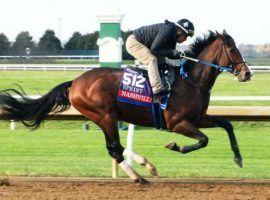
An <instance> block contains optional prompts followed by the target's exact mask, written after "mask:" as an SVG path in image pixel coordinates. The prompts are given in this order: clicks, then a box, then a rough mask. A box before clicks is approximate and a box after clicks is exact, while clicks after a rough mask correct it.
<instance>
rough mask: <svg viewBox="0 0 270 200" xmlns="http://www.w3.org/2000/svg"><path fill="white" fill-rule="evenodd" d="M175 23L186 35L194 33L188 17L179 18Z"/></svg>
mask: <svg viewBox="0 0 270 200" xmlns="http://www.w3.org/2000/svg"><path fill="white" fill-rule="evenodd" d="M175 25H176V26H178V27H180V28H181V29H182V30H183V31H184V32H185V33H186V34H187V35H188V36H190V37H192V36H193V35H194V25H193V23H192V22H191V21H189V20H188V19H180V20H179V21H178V22H177V23H175Z"/></svg>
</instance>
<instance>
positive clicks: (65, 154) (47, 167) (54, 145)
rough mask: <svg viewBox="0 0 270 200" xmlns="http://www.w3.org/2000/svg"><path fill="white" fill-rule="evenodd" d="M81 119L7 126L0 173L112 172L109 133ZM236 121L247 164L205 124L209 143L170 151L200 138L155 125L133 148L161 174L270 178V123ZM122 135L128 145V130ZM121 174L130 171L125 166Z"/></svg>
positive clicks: (1, 139) (0, 141)
mask: <svg viewBox="0 0 270 200" xmlns="http://www.w3.org/2000/svg"><path fill="white" fill-rule="evenodd" d="M53 123H54V125H52V124H53ZM66 123H67V124H68V122H66ZM76 123H79V122H76ZM76 123H75V124H74V125H71V126H67V124H61V123H60V124H59V123H58V122H49V124H47V123H45V126H44V127H43V128H41V129H38V130H36V131H29V130H27V129H25V128H22V127H21V126H19V127H18V129H17V130H15V131H10V130H8V129H6V128H5V127H3V125H2V126H1V129H0V159H1V160H0V175H1V176H9V175H16V176H86V177H88V176H102V177H103V176H105V177H110V176H111V162H112V161H111V158H110V157H109V156H108V154H107V150H106V148H105V140H104V135H103V134H102V133H101V131H100V130H91V131H83V130H82V129H81V126H78V124H76ZM69 124H70V123H69ZM47 125H48V126H47ZM234 125H235V130H236V136H237V138H238V142H239V145H240V149H241V152H242V156H243V159H244V168H242V169H240V168H238V167H237V166H236V165H235V164H234V162H233V153H232V152H231V150H230V146H229V141H228V137H227V135H226V133H225V132H224V131H223V130H222V129H219V128H217V129H203V132H205V133H206V134H207V135H208V137H209V145H208V147H206V148H205V149H201V150H199V151H196V152H192V153H189V154H185V155H182V154H179V153H176V152H172V151H169V150H167V149H165V148H164V145H165V144H166V143H168V142H170V141H172V140H173V141H177V143H178V144H180V145H188V144H193V143H195V142H196V141H195V140H192V139H188V138H186V137H184V136H182V135H177V134H174V133H168V132H161V131H158V130H155V129H150V130H136V132H135V137H134V147H133V149H134V151H135V152H137V153H139V154H141V155H144V156H145V157H147V158H148V159H149V160H151V162H153V163H154V164H155V165H156V167H157V169H158V171H159V176H160V177H225V178H270V160H269V157H270V152H269V151H268V149H269V143H270V137H269V131H270V125H269V124H267V123H235V124H234ZM120 135H121V140H122V144H123V145H124V146H125V145H126V131H121V134H120ZM133 166H134V168H135V170H137V171H138V172H139V173H140V174H142V175H144V176H148V175H147V174H146V172H145V170H144V168H143V167H141V166H139V165H137V164H135V163H134V164H133ZM120 175H121V176H125V174H123V172H122V170H120Z"/></svg>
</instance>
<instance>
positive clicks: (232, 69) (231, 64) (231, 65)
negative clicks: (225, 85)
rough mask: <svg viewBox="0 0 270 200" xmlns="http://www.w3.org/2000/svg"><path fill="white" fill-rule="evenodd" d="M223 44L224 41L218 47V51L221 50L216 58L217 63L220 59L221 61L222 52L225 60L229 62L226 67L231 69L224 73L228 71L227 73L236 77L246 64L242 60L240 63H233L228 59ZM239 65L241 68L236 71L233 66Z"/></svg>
mask: <svg viewBox="0 0 270 200" xmlns="http://www.w3.org/2000/svg"><path fill="white" fill-rule="evenodd" d="M225 44H226V41H223V40H222V42H221V44H220V47H219V49H221V51H220V50H219V52H220V53H219V56H218V59H217V63H219V61H220V59H221V57H222V54H223V52H224V53H225V56H226V58H227V59H228V61H229V66H228V68H230V69H231V70H226V71H228V72H230V73H232V74H234V75H235V76H237V75H238V74H239V73H240V71H241V69H242V67H244V65H245V64H246V62H245V61H244V60H242V61H240V62H233V61H232V59H231V58H230V56H229V54H228V52H227V50H226V48H225ZM239 64H241V67H240V68H239V69H236V67H235V66H237V65H239Z"/></svg>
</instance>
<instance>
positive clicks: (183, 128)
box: [165, 120, 208, 153]
mask: <svg viewBox="0 0 270 200" xmlns="http://www.w3.org/2000/svg"><path fill="white" fill-rule="evenodd" d="M172 131H173V132H176V133H180V134H182V135H185V136H187V137H190V138H194V139H197V140H198V141H199V142H198V143H196V144H193V145H189V146H183V147H179V146H178V145H177V144H176V143H175V142H172V143H169V144H167V145H166V146H165V147H166V148H168V149H170V150H173V151H178V152H181V153H188V152H191V151H195V150H198V149H200V148H203V147H206V146H207V144H208V137H207V136H206V135H204V134H203V133H202V132H201V131H200V130H198V129H197V128H196V127H195V126H194V125H193V124H191V123H190V122H189V121H187V120H182V121H181V122H179V123H178V124H176V125H175V126H174V128H173V129H172Z"/></svg>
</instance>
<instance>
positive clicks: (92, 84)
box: [0, 31, 252, 183]
mask: <svg viewBox="0 0 270 200" xmlns="http://www.w3.org/2000/svg"><path fill="white" fill-rule="evenodd" d="M190 50H191V52H192V53H193V54H194V56H195V57H196V58H198V59H200V60H204V61H207V62H209V63H214V64H216V65H219V66H230V67H231V71H232V73H233V74H234V75H235V76H236V77H237V78H238V80H239V81H240V82H244V81H247V80H250V78H251V75H252V74H251V71H250V70H249V68H248V66H247V64H246V63H245V61H244V60H243V57H242V56H241V54H240V52H239V50H238V48H237V47H236V44H235V42H234V40H233V38H232V37H231V36H230V35H229V34H227V33H226V31H223V33H222V34H220V33H217V32H216V33H214V32H211V31H209V34H207V35H205V36H204V37H198V38H196V40H195V42H194V43H193V44H191V46H190ZM185 70H186V72H187V73H188V78H187V79H182V78H181V77H180V76H178V77H176V81H175V82H174V84H173V85H172V92H171V97H170V99H169V101H168V107H167V109H166V110H164V113H163V114H164V119H165V123H166V126H167V129H168V130H169V131H172V132H175V133H178V134H182V135H184V136H187V137H190V138H194V139H196V140H198V142H197V143H195V144H192V145H189V146H183V147H179V146H178V145H177V144H176V143H172V144H169V145H167V148H169V149H171V150H174V151H178V152H181V153H188V152H191V151H194V150H198V149H200V148H203V147H206V146H207V143H208V138H207V136H206V135H205V134H203V133H202V132H201V131H200V130H199V128H210V127H222V128H224V129H225V130H226V132H227V134H228V136H229V140H230V144H231V149H232V151H233V153H234V160H235V162H236V163H237V164H238V165H239V166H240V167H242V157H241V154H240V151H239V147H238V144H237V140H236V137H235V134H234V130H233V126H232V124H231V123H230V122H229V121H227V120H225V119H221V118H216V117H211V116H209V115H207V114H206V111H207V108H208V104H209V99H210V93H211V88H212V87H213V85H214V83H215V80H216V78H217V77H218V75H219V74H220V73H221V72H222V70H219V69H216V68H211V67H209V66H207V65H204V64H201V63H189V66H188V67H186V69H185ZM122 75H123V70H122V69H114V68H97V69H93V70H91V71H87V72H85V73H84V74H82V75H81V76H79V77H78V78H76V79H74V80H72V81H67V82H65V83H62V84H60V85H58V86H56V87H55V88H53V89H52V90H51V91H49V92H48V93H47V94H45V95H44V96H42V97H40V98H39V99H31V98H29V97H27V96H26V95H25V94H24V93H23V92H20V91H18V90H14V89H7V90H4V91H1V93H0V109H1V112H2V115H3V116H4V117H5V119H8V120H10V119H12V120H17V121H21V122H22V123H23V124H24V125H26V126H28V127H32V128H37V127H39V125H40V124H41V122H42V121H43V120H44V119H45V118H46V117H47V116H48V114H49V113H51V112H54V113H57V112H62V111H64V110H67V109H68V108H69V107H70V105H72V106H74V107H75V108H76V109H77V110H78V111H79V112H80V113H82V114H83V115H84V116H85V117H87V118H88V119H90V120H91V121H93V122H94V123H96V124H97V125H98V126H99V127H100V128H101V129H102V131H103V133H104V135H105V139H106V147H107V150H108V153H109V155H110V156H111V157H112V158H114V159H116V160H117V162H118V163H119V165H120V166H121V167H122V169H123V170H124V171H125V172H126V173H127V174H128V176H129V177H130V178H131V179H133V180H135V181H136V182H141V183H145V182H147V181H146V180H145V179H144V178H142V177H141V176H140V175H139V174H137V173H136V172H135V171H134V170H133V169H132V167H131V166H129V165H128V164H127V162H126V161H125V159H124V156H125V155H130V156H131V158H133V159H134V160H135V161H137V162H138V163H139V164H141V165H144V166H146V168H147V169H148V170H149V171H150V173H151V174H152V175H156V169H155V167H154V166H153V165H152V164H151V162H149V161H148V160H147V159H145V158H144V157H142V156H140V155H138V154H136V153H134V152H129V151H127V150H125V148H124V147H123V146H122V145H121V143H120V140H119V133H118V126H117V122H118V121H119V120H122V121H125V122H128V123H132V124H136V125H141V126H146V127H154V122H153V116H152V111H151V108H149V107H141V106H136V105H130V104H127V103H121V102H118V101H117V100H116V99H117V93H118V89H119V84H120V80H121V77H122ZM14 93H15V94H17V95H20V96H21V98H20V99H18V98H14V97H13V96H12V94H14Z"/></svg>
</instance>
